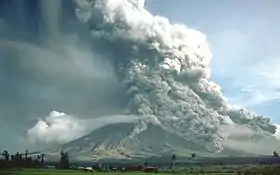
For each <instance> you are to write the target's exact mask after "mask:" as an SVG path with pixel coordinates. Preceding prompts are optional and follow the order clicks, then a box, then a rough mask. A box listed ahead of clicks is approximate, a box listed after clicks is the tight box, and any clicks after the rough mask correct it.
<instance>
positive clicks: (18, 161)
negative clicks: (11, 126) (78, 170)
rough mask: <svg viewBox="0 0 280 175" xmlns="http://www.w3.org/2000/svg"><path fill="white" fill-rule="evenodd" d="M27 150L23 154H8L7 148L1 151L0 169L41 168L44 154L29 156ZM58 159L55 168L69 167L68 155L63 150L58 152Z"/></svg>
mask: <svg viewBox="0 0 280 175" xmlns="http://www.w3.org/2000/svg"><path fill="white" fill-rule="evenodd" d="M29 155H30V154H29V153H28V150H26V151H25V153H24V154H21V153H19V152H17V153H16V154H10V153H9V152H8V151H7V150H5V151H3V153H2V156H3V159H0V169H10V168H42V167H44V162H45V158H46V155H45V154H43V153H41V154H38V155H37V156H35V157H31V156H29ZM60 156H61V157H60V161H59V162H58V164H57V165H56V168H60V169H68V168H69V157H68V154H67V153H66V152H64V151H61V153H60Z"/></svg>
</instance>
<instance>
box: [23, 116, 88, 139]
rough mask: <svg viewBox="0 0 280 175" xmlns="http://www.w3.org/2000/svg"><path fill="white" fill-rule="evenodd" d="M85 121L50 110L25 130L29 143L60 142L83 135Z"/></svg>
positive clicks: (84, 132)
mask: <svg viewBox="0 0 280 175" xmlns="http://www.w3.org/2000/svg"><path fill="white" fill-rule="evenodd" d="M85 124H86V122H85V121H83V120H81V119H77V118H75V117H73V116H70V115H66V114H64V113H62V112H57V111H52V112H51V113H50V115H49V116H47V117H46V118H45V119H41V120H39V121H38V122H37V123H36V124H35V125H34V126H33V127H32V128H31V129H29V130H28V131H27V137H28V140H29V142H30V143H33V144H36V143H45V144H62V143H66V142H69V141H71V140H74V139H78V138H79V137H81V136H83V135H85V134H86V133H87V132H88V128H86V127H85Z"/></svg>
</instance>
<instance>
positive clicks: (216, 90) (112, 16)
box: [75, 0, 276, 151]
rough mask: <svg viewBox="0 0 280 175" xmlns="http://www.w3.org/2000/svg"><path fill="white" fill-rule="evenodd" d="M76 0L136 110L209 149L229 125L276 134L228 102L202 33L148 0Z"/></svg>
mask: <svg viewBox="0 0 280 175" xmlns="http://www.w3.org/2000/svg"><path fill="white" fill-rule="evenodd" d="M75 2H76V5H77V9H76V13H77V17H78V19H79V20H80V21H81V22H82V23H84V24H85V25H87V26H88V27H89V28H90V33H91V37H92V43H93V48H97V47H98V48H99V49H102V50H103V52H105V53H107V54H108V55H110V56H109V57H110V58H111V63H112V64H113V67H114V69H115V73H116V76H117V77H118V79H119V82H120V83H121V84H122V85H123V87H124V88H125V89H126V90H127V96H128V97H129V103H128V108H129V111H130V113H131V114H137V115H143V116H147V115H148V116H153V117H155V118H157V120H158V121H159V122H160V123H161V125H164V126H166V127H168V128H170V130H173V131H174V132H178V133H180V134H181V135H183V136H184V138H186V139H189V140H192V141H195V142H196V143H197V144H199V145H206V148H207V149H208V150H210V151H220V150H222V149H223V141H224V140H225V139H226V138H225V136H223V134H222V133H221V129H220V126H222V125H224V124H229V123H236V124H242V125H247V126H248V127H250V128H253V129H254V130H258V131H264V132H269V133H272V134H273V133H275V131H276V127H275V126H274V125H272V124H271V123H270V120H269V119H268V118H264V117H262V116H258V115H256V114H254V113H252V112H248V111H246V110H244V109H236V108H233V107H232V106H231V105H230V104H228V103H227V99H226V97H224V95H223V94H222V92H221V88H220V87H219V85H218V84H216V83H215V82H213V81H212V80H211V78H210V77H211V68H210V63H211V59H212V54H211V51H210V49H209V45H208V43H207V39H206V36H205V35H204V34H203V33H201V32H199V31H196V30H194V29H191V28H188V27H186V26H185V25H182V24H172V23H170V22H169V21H168V19H166V18H164V17H160V16H153V15H152V14H151V13H149V12H148V11H147V10H145V8H144V3H145V1H143V0H76V1H75ZM100 43H102V46H100Z"/></svg>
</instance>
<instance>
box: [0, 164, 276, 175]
mask: <svg viewBox="0 0 280 175" xmlns="http://www.w3.org/2000/svg"><path fill="white" fill-rule="evenodd" d="M2 174H10V175H13V174H14V175H87V174H90V175H96V174H99V175H118V174H119V175H121V174H126V175H152V174H153V175H155V174H157V175H168V174H173V175H174V174H175V175H176V174H177V175H207V174H211V175H274V174H275V175H279V174H280V166H243V167H237V166H228V167H226V166H209V167H203V168H202V167H192V168H180V169H179V168H178V169H176V170H174V171H173V172H170V171H160V172H159V173H141V172H83V171H77V170H76V171H74V170H54V169H52V170H50V169H49V170H48V169H23V170H10V171H6V172H3V173H2V172H1V175H2Z"/></svg>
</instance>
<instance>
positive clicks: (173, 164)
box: [172, 154, 176, 168]
mask: <svg viewBox="0 0 280 175" xmlns="http://www.w3.org/2000/svg"><path fill="white" fill-rule="evenodd" d="M175 162H176V155H175V154H173V155H172V168H175Z"/></svg>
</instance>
